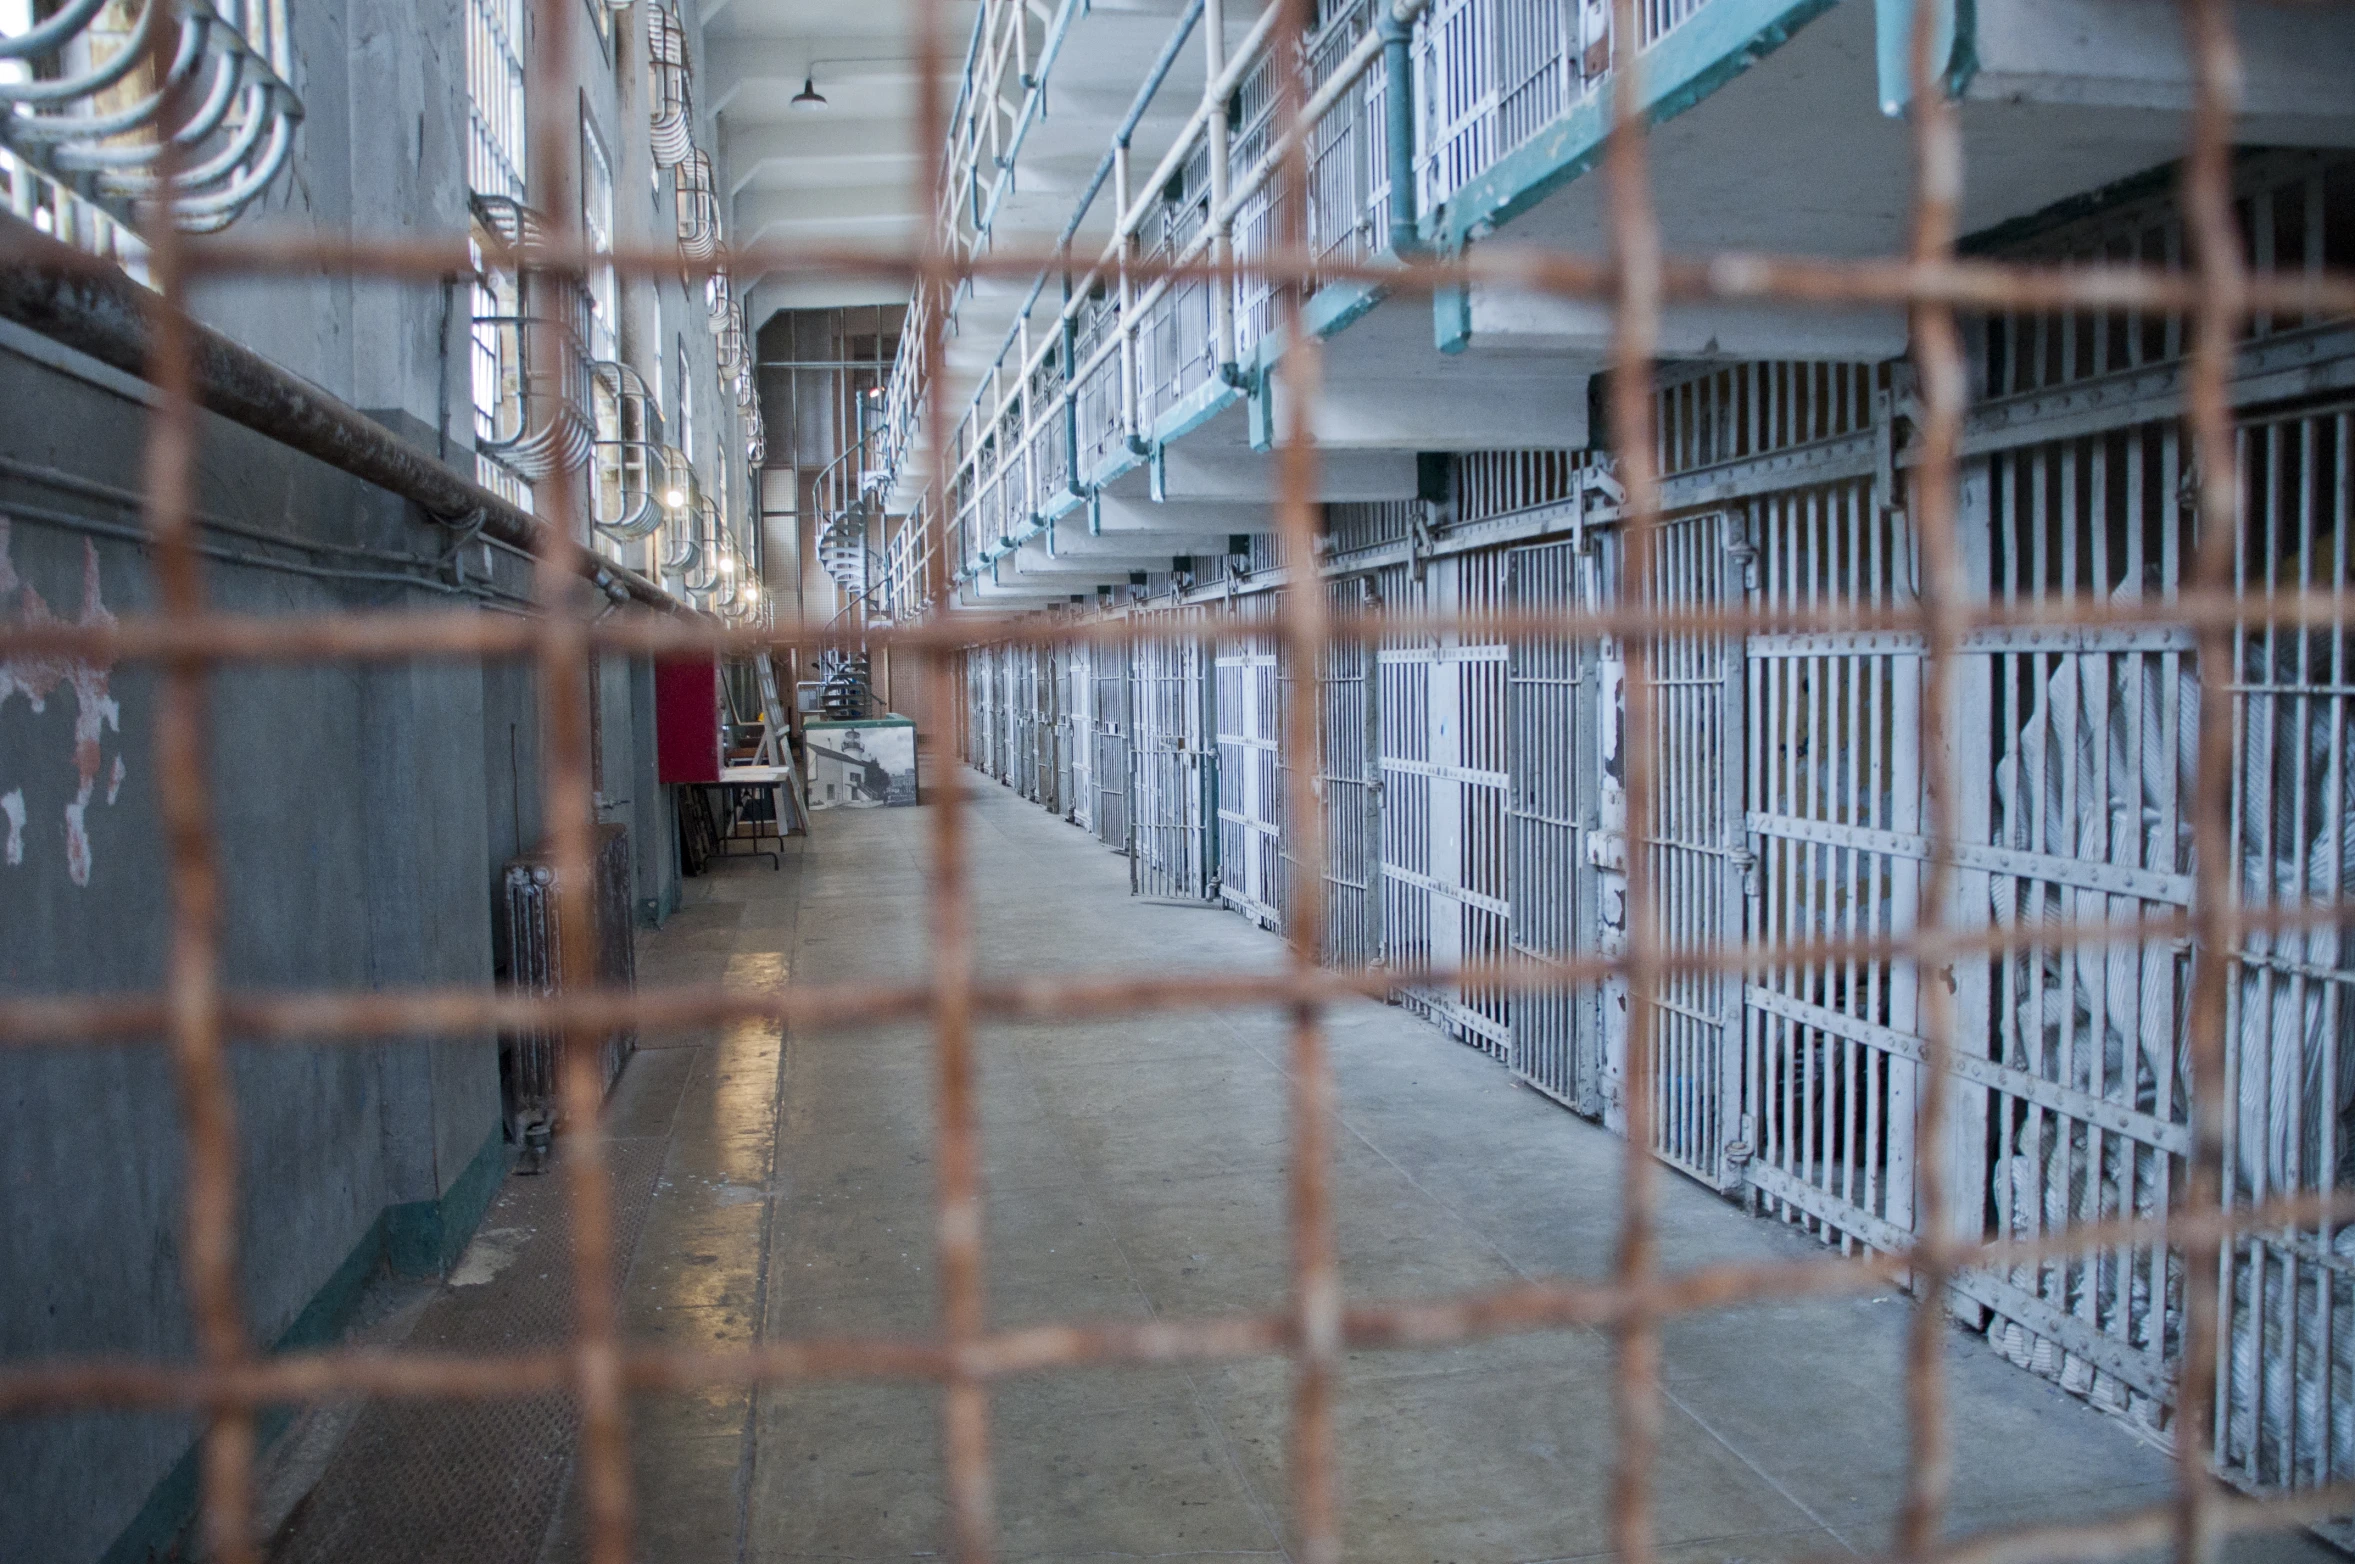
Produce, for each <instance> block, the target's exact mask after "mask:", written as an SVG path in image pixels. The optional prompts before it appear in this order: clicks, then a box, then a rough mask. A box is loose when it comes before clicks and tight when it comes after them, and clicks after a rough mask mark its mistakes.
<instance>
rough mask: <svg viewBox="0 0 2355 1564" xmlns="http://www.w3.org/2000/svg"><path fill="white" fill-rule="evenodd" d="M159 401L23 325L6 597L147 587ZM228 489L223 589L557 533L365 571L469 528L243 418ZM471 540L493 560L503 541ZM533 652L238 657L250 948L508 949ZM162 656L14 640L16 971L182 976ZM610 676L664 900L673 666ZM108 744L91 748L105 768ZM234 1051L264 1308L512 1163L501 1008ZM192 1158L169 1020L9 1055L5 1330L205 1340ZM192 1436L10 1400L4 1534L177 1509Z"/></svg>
mask: <svg viewBox="0 0 2355 1564" xmlns="http://www.w3.org/2000/svg"><path fill="white" fill-rule="evenodd" d="M28 355H30V356H28ZM43 360H49V362H43ZM145 400H146V397H145V393H144V390H143V388H141V387H139V386H137V385H135V384H133V383H131V382H128V381H126V380H125V379H124V378H123V377H121V376H118V375H115V374H114V373H113V372H111V371H108V370H105V369H103V368H101V367H99V366H96V365H93V364H88V363H87V362H86V361H85V362H80V363H77V362H76V361H75V360H73V359H72V358H71V356H70V355H67V354H65V353H63V352H62V351H61V350H57V349H54V348H50V347H48V346H47V345H45V344H43V343H41V342H40V341H39V339H28V338H25V337H23V336H22V335H21V334H17V333H14V332H13V330H10V331H9V332H6V333H0V403H4V404H5V405H7V406H8V407H10V408H11V409H13V410H14V412H13V416H12V419H11V425H10V431H9V435H8V437H7V441H6V445H5V451H4V453H0V454H4V455H5V459H6V466H5V467H4V468H0V518H4V519H5V522H6V529H7V536H6V540H5V550H4V552H0V589H4V590H0V600H4V601H5V604H6V607H5V609H0V612H6V613H8V614H9V615H10V616H11V617H16V618H25V617H33V616H37V615H39V614H40V613H43V612H47V613H51V614H54V615H56V616H57V617H59V618H62V619H67V620H73V619H77V618H79V619H87V618H90V617H93V616H94V615H97V614H100V613H112V614H116V615H128V614H132V613H137V612H142V611H145V610H147V609H150V608H152V606H153V586H152V582H151V578H150V575H149V572H148V569H147V565H146V559H145V551H144V549H143V548H141V547H140V546H139V545H138V544H137V543H135V542H132V541H129V540H126V539H123V538H121V537H119V536H116V535H112V534H118V533H120V532H121V531H122V529H125V528H128V527H135V526H136V525H137V523H138V512H137V504H136V499H135V496H133V495H132V494H130V493H129V492H128V489H129V481H128V480H130V479H131V478H132V477H133V475H134V474H135V472H136V465H135V462H133V461H131V460H130V459H129V457H130V453H133V452H135V451H136V450H137V449H138V447H139V444H140V440H141V436H142V428H143V424H144V421H145V415H146V409H145V406H144V405H143V404H144V402H145ZM199 507H200V510H201V512H202V513H203V514H204V515H205V516H206V517H207V518H208V519H210V520H213V521H216V522H220V523H227V524H229V525H228V526H217V527H213V528H210V529H208V530H207V533H206V540H207V543H208V545H209V546H210V547H212V548H213V549H215V550H219V551H222V552H225V553H231V554H235V555H238V556H240V559H237V560H231V559H224V558H213V559H210V560H208V562H207V564H208V570H207V574H208V591H209V592H210V595H211V598H212V601H213V603H214V604H215V605H216V606H217V607H220V608H222V609H225V610H230V611H236V612H245V613H255V614H273V615H275V614H292V613H318V612H328V611H334V610H338V609H354V608H376V609H388V608H447V607H449V606H451V604H452V603H453V602H467V601H472V602H477V603H480V604H481V606H482V607H483V611H485V612H512V611H515V603H514V599H515V598H516V597H517V596H519V595H520V594H522V593H525V592H527V591H528V589H529V580H528V565H527V563H526V562H525V561H523V560H521V559H519V558H516V557H513V556H509V555H503V554H496V553H494V554H493V555H491V556H490V573H491V581H490V583H489V584H488V587H487V589H485V588H483V587H480V586H478V587H477V588H476V590H475V591H474V592H472V593H470V594H467V595H463V596H461V595H457V594H453V593H452V592H449V591H446V590H434V589H429V588H425V587H419V586H403V585H397V584H393V583H389V582H385V581H381V580H360V579H352V578H351V576H350V575H348V574H335V573H336V572H365V573H371V574H377V575H383V574H400V573H404V571H405V570H407V569H409V568H411V567H404V566H402V565H401V564H399V563H398V560H400V559H401V558H404V557H405V558H410V559H414V560H418V561H432V560H434V559H436V558H437V556H438V555H439V553H440V551H441V549H442V547H443V540H444V538H445V537H446V534H445V533H444V532H443V530H442V529H441V528H439V527H437V526H434V525H432V524H431V523H429V522H427V521H425V520H424V519H423V518H422V517H420V516H419V515H417V514H416V513H414V511H413V510H412V509H411V508H410V507H408V506H406V505H405V504H404V503H403V502H401V501H400V500H398V499H397V498H396V497H394V496H391V495H388V494H385V493H383V492H382V491H378V490H374V489H371V488H369V487H368V486H366V485H364V484H361V483H359V482H358V481H356V480H353V479H350V478H347V477H345V476H344V475H342V474H340V473H336V472H334V471H332V470H331V469H328V468H325V467H323V466H321V465H320V464H318V463H316V462H312V461H310V460H309V459H307V458H303V457H300V456H297V455H294V454H293V453H291V452H288V451H286V450H285V449H284V448H282V447H279V446H276V445H274V444H273V443H272V442H270V441H268V440H267V439H265V438H263V437H261V436H259V435H257V434H254V433H252V432H250V431H247V430H243V429H239V428H236V427H234V426H231V425H228V424H226V423H223V422H221V421H219V420H213V419H207V420H206V421H205V433H204V444H203V449H202V453H201V456H200V460H199ZM230 526H234V527H236V528H240V529H251V530H253V531H257V532H261V533H266V534H269V535H271V536H273V537H281V538H285V539H289V540H293V541H294V542H296V543H302V544H310V545H322V544H327V543H333V544H335V545H338V546H340V547H342V548H345V549H354V548H366V549H371V550H375V551H378V554H379V555H381V556H382V557H373V556H372V557H368V558H361V557H358V556H356V555H353V554H350V553H331V552H327V551H325V550H323V549H319V548H316V547H298V546H291V544H276V543H271V542H265V541H262V540H261V539H260V538H257V537H254V536H250V535H247V534H246V533H245V532H241V531H231V530H229V528H230ZM471 558H472V559H473V560H474V562H475V566H476V572H477V574H476V579H477V580H478V581H479V579H480V577H479V572H480V565H481V560H482V558H483V556H482V555H481V554H480V553H479V551H476V552H473V553H472V554H471ZM316 571H326V572H329V573H330V574H329V575H328V576H327V577H324V578H323V577H321V576H318V575H314V574H310V573H309V572H316ZM36 599H37V604H36ZM534 682H535V681H534V680H533V678H532V675H531V673H530V671H529V669H528V668H526V667H524V666H522V665H516V664H504V665H491V666H484V665H479V664H475V663H468V662H424V663H417V664H395V665H381V666H366V665H324V666H301V667H292V668H278V667H263V668H241V669H236V670H231V671H225V672H224V673H222V674H221V675H220V676H219V677H218V678H217V679H216V680H215V681H214V682H213V686H212V692H211V699H210V703H209V708H208V712H207V733H208V738H209V743H210V752H211V756H212V787H213V803H212V813H213V819H214V825H215V829H216V833H217V839H218V843H219V847H218V852H219V865H220V870H221V884H222V893H223V900H224V908H223V912H224V916H223V918H222V924H221V927H222V936H223V941H224V945H223V953H222V959H223V968H224V973H225V977H226V979H227V981H228V982H229V983H231V984H232V985H235V986H240V987H267V988H276V987H294V988H350V989H371V988H383V987H391V986H406V985H413V984H458V985H468V984H488V983H490V982H491V981H492V980H493V977H494V973H495V972H496V971H497V969H498V968H499V966H500V965H501V960H502V952H501V950H500V948H499V947H500V938H499V928H498V919H497V916H496V910H495V909H496V901H495V882H496V876H497V872H498V869H499V866H500V864H501V863H502V862H504V861H505V860H506V859H507V858H509V857H511V856H513V855H514V854H515V853H516V852H517V851H519V850H523V849H526V848H528V847H530V846H531V845H532V844H534V843H536V841H537V840H538V837H539V832H540V821H541V810H540V793H539V790H540V787H541V785H542V776H541V767H540V756H541V744H540V732H539V723H538V715H537V711H536V708H535V706H534V704H533V697H534ZM154 689H155V679H154V677H153V675H152V674H151V673H150V672H149V671H148V670H146V669H143V668H136V667H119V668H88V667H76V666H60V665H35V664H33V663H31V662H29V661H26V660H19V661H18V662H17V663H15V664H13V665H11V666H10V667H9V668H8V669H6V670H5V675H4V676H0V692H4V693H0V801H4V802H0V811H4V812H5V814H6V816H7V818H8V820H9V821H14V820H16V819H18V818H19V817H21V821H22V824H21V828H20V829H17V830H13V831H11V832H10V835H9V839H8V842H7V845H6V851H5V855H4V857H0V986H5V987H6V988H7V989H9V990H11V991H14V992H19V993H50V992H92V991H98V992H104V991H137V990H140V989H143V988H148V987H152V986H153V985H154V984H156V983H157V982H158V981H159V980H160V978H161V975H162V971H163V965H164V955H165V949H166V943H167V940H168V937H169V929H168V920H167V915H166V911H165V894H164V893H165V883H166V879H165V874H166V866H165V863H164V861H163V857H162V852H163V845H162V840H161V835H160V831H159V827H158V823H157V820H156V815H155V792H154V789H155V768H154V762H153V739H152V732H151V730H152V725H153V720H154V705H153V694H154ZM598 693H599V699H600V721H599V730H600V733H601V735H602V738H603V741H604V762H603V765H604V772H605V776H606V779H607V784H608V787H609V789H616V783H617V779H619V786H618V789H617V790H615V791H612V792H611V795H610V796H613V797H615V798H616V799H622V798H628V799H630V800H632V801H633V802H632V805H631V807H630V810H629V812H628V813H627V814H626V815H623V816H619V817H620V818H626V819H627V821H628V823H630V824H631V826H632V828H633V834H634V836H635V838H636V842H637V843H643V844H646V845H644V846H640V847H638V849H637V854H636V856H637V858H638V861H639V865H640V870H639V873H640V879H641V893H640V897H639V900H640V903H641V907H642V908H644V907H647V906H648V905H649V904H651V906H652V907H656V908H662V909H667V908H668V907H670V906H673V905H675V904H676V901H677V889H676V866H675V854H674V852H673V850H672V847H671V844H670V841H669V829H668V819H669V816H668V814H667V811H666V809H665V807H664V806H665V803H666V802H667V801H666V800H665V799H664V798H663V795H662V790H660V789H658V788H654V787H652V786H651V781H652V767H653V753H652V743H651V721H652V718H651V671H650V669H648V668H647V667H645V666H644V665H642V664H640V665H632V664H631V663H629V662H627V661H619V660H614V661H609V662H608V664H607V667H606V669H605V670H604V673H603V676H602V677H601V678H600V680H599V681H598ZM36 701H37V702H38V705H37V707H36ZM78 746H79V753H78ZM83 754H89V755H92V756H93V757H94V758H92V759H90V760H89V761H88V764H87V768H86V769H87V771H88V782H87V791H86V792H85V780H84V772H85V766H84V764H83V762H82V759H81V756H82V755H83ZM641 779H642V781H643V784H644V785H641ZM640 800H642V801H644V802H642V803H640V802H637V801H640ZM77 801H78V808H77ZM77 817H78V820H79V826H78V829H77V828H76V827H75V825H73V824H72V823H71V822H73V821H74V820H75V819H76V818H77ZM634 845H635V844H634ZM235 1075H236V1082H237V1088H238V1110H239V1128H240V1131H241V1139H242V1145H243V1150H244V1160H243V1163H242V1166H241V1168H240V1180H241V1196H242V1204H243V1239H244V1249H243V1253H244V1260H245V1266H244V1281H245V1300H246V1307H247V1309H248V1311H249V1322H250V1325H251V1328H252V1331H253V1335H254V1337H255V1339H256V1340H257V1341H258V1342H261V1343H264V1344H271V1343H279V1342H294V1341H311V1340H319V1339H325V1337H326V1336H327V1335H329V1334H331V1333H332V1331H333V1329H334V1328H335V1327H336V1326H337V1324H338V1323H339V1322H338V1319H337V1315H338V1313H339V1311H340V1309H341V1308H342V1307H343V1306H344V1305H346V1304H348V1302H349V1298H350V1294H351V1292H352V1291H353V1288H354V1285H355V1284H356V1282H357V1280H359V1279H360V1278H361V1277H362V1276H363V1275H364V1274H365V1273H367V1272H369V1271H372V1270H374V1269H375V1268H377V1267H379V1266H382V1265H386V1264H390V1265H394V1266H397V1267H398V1268H400V1269H403V1270H406V1271H411V1272H416V1271H431V1270H434V1269H438V1268H440V1267H442V1266H444V1265H446V1264H447V1262H448V1260H449V1259H450V1258H452V1257H453V1256H454V1254H455V1250H456V1248H457V1246H458V1245H459V1244H461V1243H462V1242H463V1240H464V1238H465V1236H466V1233H467V1232H468V1231H469V1230H470V1229H471V1226H472V1223H473V1221H474V1219H475V1217H476V1216H477V1215H478V1214H479V1212H480V1210H481V1207H482V1205H483V1203H484V1202H485V1201H487V1199H488V1196H489V1194H490V1191H491V1189H492V1187H494V1184H495V1179H496V1176H497V1175H498V1173H499V1172H501V1171H502V1170H503V1168H504V1166H505V1160H506V1159H505V1155H504V1148H503V1146H502V1143H501V1141H502V1136H501V1127H500V1114H499V1106H500V1104H499V1085H498V1060H497V1051H496V1045H495V1042H494V1041H493V1040H492V1039H491V1038H489V1037H484V1036H475V1037H462V1038H434V1039H417V1040H414V1041H408V1042H396V1043H392V1044H388V1045H383V1046H355V1045H344V1044H336V1045H325V1046H320V1047H312V1048H306V1047H299V1046H298V1047H287V1046H255V1047H250V1048H246V1049H242V1050H240V1051H239V1053H238V1055H237V1059H236V1070H235ZM182 1189H183V1186H182V1167H181V1149H180V1132H179V1123H178V1113H177V1105H176V1100H175V1097H174V1092H173V1086H172V1080H171V1075H170V1072H169V1070H168V1068H167V1065H166V1062H165V1060H164V1059H163V1057H162V1055H161V1053H160V1051H159V1050H157V1049H156V1048H155V1047H153V1046H152V1045H146V1044H142V1045H137V1046H129V1047H122V1048H94V1049H69V1048H60V1049H57V1050H41V1051H34V1052H30V1053H12V1054H10V1055H9V1056H8V1057H7V1058H6V1060H5V1061H4V1062H0V1355H4V1356H6V1357H10V1358H29V1357H44V1356H49V1355H54V1354H83V1353H124V1354H132V1355H137V1356H141V1357H171V1356H177V1355H181V1354H184V1353H186V1352H187V1351H188V1350H189V1348H190V1340H191V1337H190V1331H189V1327H188V1324H187V1320H186V1310H185V1298H184V1294H183V1290H182V1280H181V1271H180V1242H181V1208H180V1202H181V1199H182ZM190 1437H191V1434H190V1427H189V1425H188V1423H187V1422H186V1420H184V1419H180V1418H176V1417H130V1416H119V1415H111V1414H110V1415H102V1416H88V1417H77V1418H70V1419H43V1420H27V1421H12V1422H0V1470H4V1471H7V1472H9V1473H10V1474H11V1478H10V1480H9V1481H8V1482H6V1483H0V1560H6V1561H9V1564H14V1561H17V1560H25V1561H28V1564H29V1561H33V1560H41V1561H54V1560H72V1559H96V1558H100V1557H102V1556H104V1555H105V1554H106V1553H107V1551H108V1549H109V1547H110V1546H111V1545H113V1544H114V1543H115V1542H116V1541H117V1539H119V1538H122V1537H124V1536H125V1534H126V1531H137V1530H140V1529H141V1528H144V1532H143V1533H142V1534H148V1533H153V1532H154V1531H155V1530H156V1528H157V1527H158V1526H159V1525H162V1524H164V1523H166V1522H168V1521H169V1520H171V1519H174V1518H176V1517H173V1516H171V1515H169V1514H163V1513H158V1514H151V1515H148V1516H146V1517H144V1519H143V1518H142V1513H141V1512H142V1510H143V1508H145V1507H148V1506H149V1505H150V1501H151V1499H153V1500H154V1501H155V1502H156V1503H157V1504H160V1505H161V1506H162V1507H163V1509H164V1510H165V1511H168V1510H169V1509H170V1508H171V1505H172V1503H173V1502H175V1500H176V1498H178V1497H180V1495H178V1494H176V1493H175V1492H174V1491H173V1481H172V1480H173V1479H174V1474H175V1468H176V1467H179V1466H180V1464H181V1463H182V1459H183V1456H184V1455H185V1453H186V1451H187V1448H188V1445H189V1440H190ZM182 1475H183V1476H184V1475H185V1474H184V1473H183V1474H182ZM159 1484H160V1485H162V1486H163V1488H164V1490H165V1491H164V1492H162V1493H159V1492H158V1487H159ZM130 1556H136V1555H130Z"/></svg>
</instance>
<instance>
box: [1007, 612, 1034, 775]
mask: <svg viewBox="0 0 2355 1564" xmlns="http://www.w3.org/2000/svg"><path fill="white" fill-rule="evenodd" d="M1006 715H1007V729H1006V731H1007V744H1006V769H1007V775H1006V781H1007V782H1008V783H1009V784H1010V785H1011V786H1012V787H1013V789H1014V791H1015V792H1016V793H1018V794H1020V795H1021V796H1022V797H1024V798H1027V799H1029V800H1031V801H1032V802H1034V803H1035V802H1037V800H1038V746H1039V735H1038V723H1039V689H1038V649H1037V648H1036V647H1032V646H1009V647H1007V648H1006Z"/></svg>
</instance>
